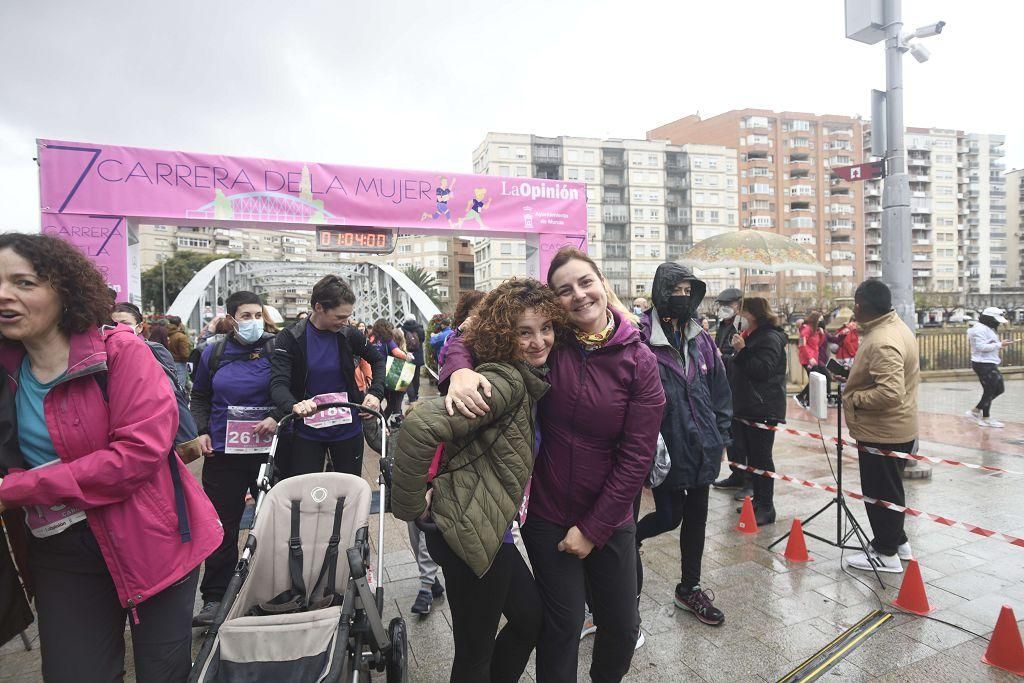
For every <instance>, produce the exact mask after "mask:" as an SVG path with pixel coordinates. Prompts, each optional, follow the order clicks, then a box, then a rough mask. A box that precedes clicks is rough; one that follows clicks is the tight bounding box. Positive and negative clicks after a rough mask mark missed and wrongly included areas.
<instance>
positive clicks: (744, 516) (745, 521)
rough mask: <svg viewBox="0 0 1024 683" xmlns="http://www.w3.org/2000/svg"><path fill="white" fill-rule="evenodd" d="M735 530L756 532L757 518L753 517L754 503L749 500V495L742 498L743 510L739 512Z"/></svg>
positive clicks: (748, 532)
mask: <svg viewBox="0 0 1024 683" xmlns="http://www.w3.org/2000/svg"><path fill="white" fill-rule="evenodd" d="M736 531H739V532H741V533H744V534H756V533H757V531H758V529H757V520H756V519H755V518H754V504H753V503H751V502H750V496H747V497H745V498H744V499H743V510H742V511H741V512H740V521H739V523H738V524H737V525H736Z"/></svg>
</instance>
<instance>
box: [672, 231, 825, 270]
mask: <svg viewBox="0 0 1024 683" xmlns="http://www.w3.org/2000/svg"><path fill="white" fill-rule="evenodd" d="M679 262H680V263H682V264H685V265H688V266H693V267H694V268H700V269H701V270H709V269H712V268H744V269H749V270H766V271H769V272H772V273H777V272H779V271H783V270H802V271H812V272H815V273H824V272H826V271H827V268H825V266H823V265H821V264H820V263H818V260H817V259H816V258H815V257H814V254H812V253H811V252H809V251H807V250H806V249H804V248H803V247H802V246H800V245H799V244H797V243H796V242H794V241H793V240H791V239H789V238H788V237H784V236H782V235H777V234H775V233H773V232H765V231H763V230H738V231H736V232H726V233H722V234H721V235H714V236H712V237H708V238H707V239H704V240H701V241H700V242H698V243H697V244H695V245H693V247H692V248H691V249H690V250H689V251H688V252H686V254H685V255H684V256H683V258H681V259H679Z"/></svg>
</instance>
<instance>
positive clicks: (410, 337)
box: [405, 330, 423, 353]
mask: <svg viewBox="0 0 1024 683" xmlns="http://www.w3.org/2000/svg"><path fill="white" fill-rule="evenodd" d="M405 348H406V349H407V350H408V351H409V353H416V352H417V351H419V350H420V349H422V348H423V344H422V342H420V336H419V335H418V334H416V333H415V332H409V331H408V330H405Z"/></svg>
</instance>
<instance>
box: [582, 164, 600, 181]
mask: <svg viewBox="0 0 1024 683" xmlns="http://www.w3.org/2000/svg"><path fill="white" fill-rule="evenodd" d="M583 180H585V181H587V182H588V183H592V182H594V181H596V180H597V175H596V173H595V172H594V169H592V168H585V169H583Z"/></svg>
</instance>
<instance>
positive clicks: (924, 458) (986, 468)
mask: <svg viewBox="0 0 1024 683" xmlns="http://www.w3.org/2000/svg"><path fill="white" fill-rule="evenodd" d="M735 419H736V421H737V422H741V423H743V424H745V425H747V426H748V427H755V428H757V429H764V430H767V431H770V432H782V433H784V434H792V435H793V436H806V437H809V438H811V439H814V440H815V441H821V440H822V439H824V440H825V441H828V442H829V443H838V442H839V439H837V438H836V437H834V436H824V435H822V434H815V433H814V432H805V431H801V430H799V429H793V428H791V427H773V426H771V425H766V424H764V423H763V422H751V421H749V420H743V419H740V418H735ZM843 445H844V446H849V447H851V448H856V449H858V450H860V451H863V452H864V453H874V454H875V455H884V456H885V457H887V458H899V459H901V460H918V461H921V462H930V463H932V464H933V465H953V466H954V467H967V468H968V469H972V470H981V471H983V472H996V473H999V474H1011V475H1014V476H1018V477H1024V472H1014V471H1013V470H1004V469H1003V468H1001V467H993V466H992V465H978V464H975V463H973V462H961V461H959V460H953V459H951V458H936V457H933V456H928V455H921V454H919V453H900V452H898V451H883V450H881V449H878V448H870V447H868V446H858V445H857V443H856V442H855V441H847V440H846V439H843Z"/></svg>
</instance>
